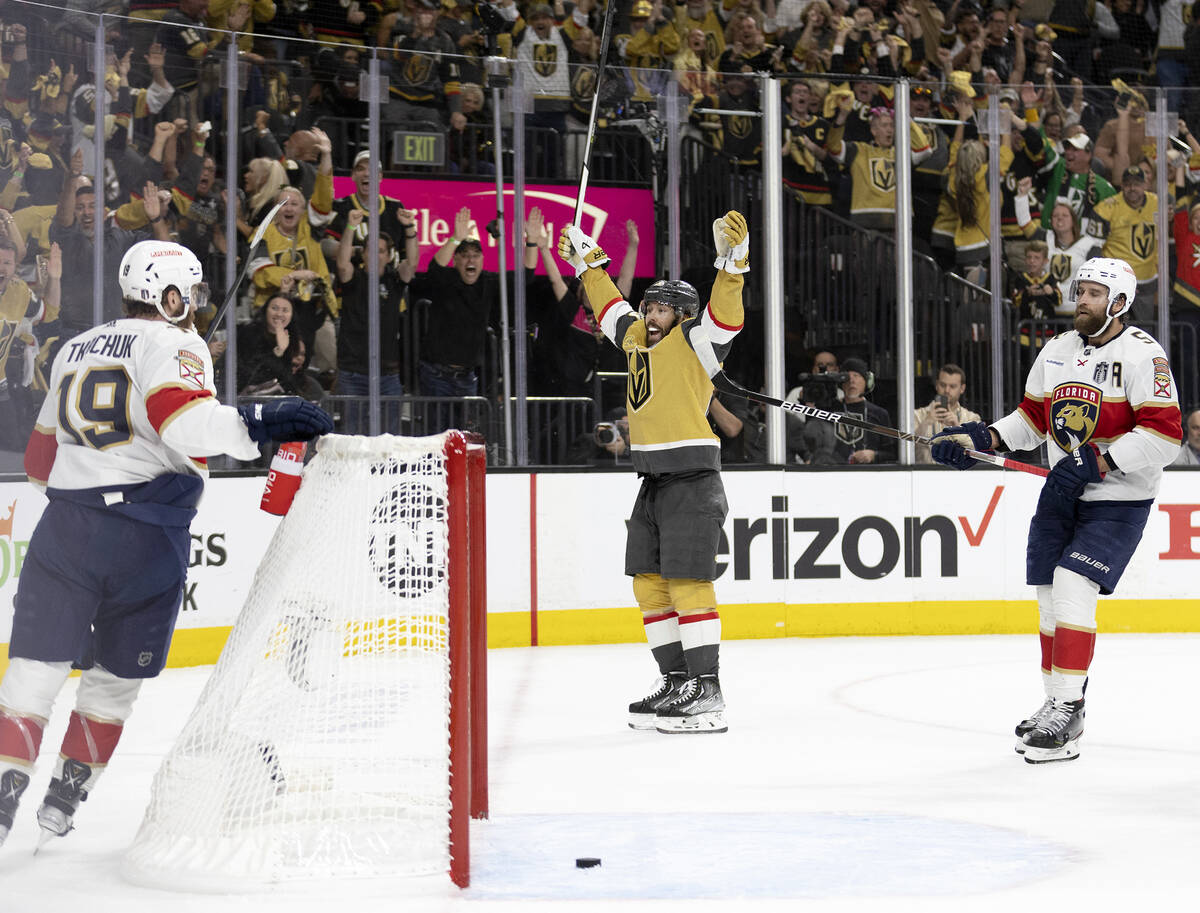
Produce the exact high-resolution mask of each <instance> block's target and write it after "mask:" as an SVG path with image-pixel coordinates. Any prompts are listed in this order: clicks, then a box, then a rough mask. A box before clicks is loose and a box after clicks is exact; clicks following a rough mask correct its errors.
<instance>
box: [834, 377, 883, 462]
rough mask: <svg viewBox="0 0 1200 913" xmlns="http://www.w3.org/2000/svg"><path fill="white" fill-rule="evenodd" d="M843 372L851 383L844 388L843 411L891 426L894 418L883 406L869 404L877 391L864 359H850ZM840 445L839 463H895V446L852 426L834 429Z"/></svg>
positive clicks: (838, 447)
mask: <svg viewBox="0 0 1200 913" xmlns="http://www.w3.org/2000/svg"><path fill="white" fill-rule="evenodd" d="M842 372H843V373H844V374H846V375H848V379H847V380H846V382H845V383H843V384H842V394H843V399H842V411H843V412H845V413H847V414H849V415H856V416H858V417H859V418H861V419H863V420H864V421H868V422H871V423H872V424H875V425H886V426H887V427H889V428H890V427H891V426H892V420H891V417H890V416H889V415H888V411H887V410H886V409H884V408H883V406H877V405H875V404H874V403H872V402H868V400H867V398H866V397H867V394H869V393H870V392H871V391H872V390H873V389H875V375H874V374H873V373H871V371H870V369H869V368H868V367H867V363H866V362H865V361H863V360H862V359H861V358H847V359H846V360H845V361H843V362H842ZM834 428H835V432H836V434H837V439H838V441H837V444H836V445H835V446H834V451H833V452H834V456H835V457H836V461H837V462H839V463H843V462H845V463H855V464H859V463H894V462H896V442H895V441H893V440H892V439H891V438H885V437H882V436H881V435H878V434H874V433H872V432H870V431H864V430H863V429H861V428H855V427H853V426H852V425H846V424H842V423H839V424H837V425H835V426H834Z"/></svg>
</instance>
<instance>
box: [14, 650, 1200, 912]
mask: <svg viewBox="0 0 1200 913" xmlns="http://www.w3.org/2000/svg"><path fill="white" fill-rule="evenodd" d="M1198 652H1200V637H1198V636H1196V635H1181V634H1174V635H1101V637H1100V639H1099V647H1098V650H1097V656H1096V661H1095V663H1094V664H1093V667H1092V680H1091V685H1090V687H1089V690H1088V719H1087V734H1086V735H1085V737H1084V740H1083V755H1082V757H1081V758H1079V759H1078V760H1076V761H1072V762H1068V763H1061V764H1048V765H1042V766H1038V767H1034V766H1030V765H1027V764H1025V763H1024V762H1023V761H1022V760H1021V759H1020V758H1019V757H1018V756H1017V755H1016V754H1015V753H1014V752H1013V750H1012V746H1013V742H1014V739H1013V738H1012V736H1011V732H1012V726H1013V725H1014V724H1015V723H1016V721H1017V720H1018V719H1020V718H1021V717H1023V716H1025V715H1027V714H1028V713H1029V712H1030V711H1032V710H1033V709H1035V708H1036V707H1037V706H1038V705H1039V704H1040V702H1041V695H1040V687H1039V679H1038V672H1037V642H1036V638H1035V637H1033V636H1026V637H907V638H903V637H894V638H835V639H822V640H799V639H787V640H771V641H734V642H729V643H726V644H724V645H723V646H722V657H721V659H722V676H721V678H722V685H723V687H724V691H725V695H726V700H727V702H728V704H729V711H728V718H729V722H730V731H729V733H728V734H725V735H704V736H683V735H680V736H665V735H659V734H657V733H653V732H649V733H647V732H634V731H632V730H630V729H628V728H627V727H626V725H625V705H626V704H627V703H628V701H629V700H631V699H633V698H636V697H640V696H641V695H642V693H643V692H644V689H645V686H647V685H649V684H650V681H651V679H652V678H653V677H654V669H653V666H652V664H651V663H650V660H649V657H648V653H647V651H646V648H645V647H644V646H635V645H621V646H603V647H554V648H540V649H523V650H498V651H492V653H491V657H490V659H491V687H490V694H491V701H490V703H491V707H490V709H491V727H492V728H491V810H492V818H491V820H490V821H488V822H481V823H477V824H476V825H475V826H474V829H473V832H472V840H473V844H474V846H473V854H472V856H473V862H472V864H473V873H474V878H473V884H472V887H471V888H470V889H469V890H467V891H465V892H462V893H459V892H457V891H456V890H454V889H452V888H449V887H446V886H444V885H442V884H435V885H433V886H429V885H426V886H423V889H424V893H423V894H422V895H421V896H416V897H411V898H410V897H406V894H408V893H409V891H410V886H409V885H408V884H407V883H405V882H403V881H374V882H362V881H358V882H348V881H344V882H336V883H325V884H312V883H293V884H285V885H277V886H274V887H272V888H271V890H270V891H269V892H267V893H261V894H254V895H241V896H233V895H224V896H212V895H197V894H186V893H168V892H160V891H153V890H147V889H143V888H138V887H134V886H131V885H129V884H127V883H125V882H124V881H122V880H121V877H120V875H119V874H118V872H117V869H118V862H119V859H120V856H121V853H122V852H123V850H124V848H125V847H126V846H128V844H129V842H130V841H131V839H132V837H133V835H134V833H135V831H136V829H137V827H138V824H139V823H140V821H141V816H142V811H143V809H144V807H145V804H146V801H147V798H148V792H149V786H150V781H151V778H152V777H153V775H154V772H155V770H156V769H157V767H158V763H159V760H160V759H161V757H162V755H163V754H164V753H165V752H166V750H167V748H168V746H169V745H170V743H171V741H172V740H173V738H174V736H175V734H176V732H177V731H178V729H179V727H180V725H181V724H182V720H183V718H184V716H185V715H186V713H187V710H188V708H190V706H191V704H192V702H193V701H194V699H195V697H196V695H197V694H198V692H199V690H200V687H201V686H202V684H203V682H204V680H205V679H206V678H207V676H208V674H209V670H208V669H189V670H170V671H168V672H166V673H165V674H164V675H163V676H162V677H160V678H159V679H158V680H156V681H153V682H150V683H148V684H147V685H146V687H145V688H144V689H143V691H142V696H141V697H140V698H139V701H138V705H137V708H136V710H135V713H134V716H133V718H132V719H131V721H130V723H129V725H128V726H127V727H126V732H125V736H124V738H123V740H122V742H121V745H120V747H119V748H118V750H117V755H116V757H115V758H114V763H113V764H112V766H111V769H110V770H109V771H108V772H107V773H106V774H105V775H104V778H103V780H101V781H100V783H99V784H98V787H97V789H96V791H95V793H94V795H93V796H92V797H91V798H90V799H89V801H88V802H87V803H86V804H85V805H84V806H83V807H82V808H81V809H80V812H79V814H78V815H77V817H76V824H77V829H76V830H75V831H73V832H72V833H71V834H70V835H69V836H68V837H66V838H64V839H62V840H55V841H53V842H51V843H50V844H48V845H47V846H46V847H45V848H44V849H43V850H42V852H41V853H40V854H39V855H38V856H37V857H33V856H32V850H33V847H34V844H35V842H36V831H37V827H36V824H35V822H34V811H35V809H36V806H37V803H38V799H40V795H41V792H42V791H43V790H44V788H45V784H46V781H47V780H48V778H49V775H50V762H49V760H48V759H49V758H50V757H53V754H54V749H55V748H56V747H57V745H58V743H59V740H60V739H61V736H62V730H63V728H64V726H65V718H66V711H67V708H68V707H69V706H70V705H71V702H72V700H73V698H74V694H73V690H74V684H73V683H72V684H71V685H69V686H68V689H67V690H65V691H64V693H63V695H62V696H61V697H60V699H59V704H58V707H57V711H56V713H55V719H54V721H53V723H52V725H51V727H50V729H49V730H48V732H47V734H46V739H45V742H44V749H45V750H44V752H43V755H44V757H43V762H42V764H41V765H39V768H38V771H37V774H36V776H35V778H34V782H33V783H32V784H31V786H30V789H29V792H28V793H27V794H26V798H25V802H24V804H23V806H22V808H21V810H20V813H19V815H18V820H17V823H16V826H15V827H14V830H13V833H12V834H11V835H10V837H9V839H8V842H7V843H6V844H5V845H4V847H3V848H2V849H0V913H45V911H62V910H77V911H84V913H108V911H113V913H117V911H119V913H151V911H153V913H161V911H163V910H170V911H172V913H198V911H206V913H207V911H218V910H220V911H227V910H231V911H240V910H247V911H250V910H254V911H262V913H316V911H321V913H328V911H335V913H350V911H355V913H358V911H376V910H379V911H384V910H387V911H392V910H403V911H418V913H424V911H443V910H446V911H474V910H478V911H480V913H485V911H493V910H512V911H516V910H521V911H531V913H546V911H551V910H560V909H568V910H570V911H571V913H591V911H596V910H615V911H618V913H640V911H647V913H658V911H687V913H704V911H710V910H754V911H760V910H780V911H782V910H797V909H801V910H827V909H828V910H868V911H889V913H890V911H894V910H922V911H927V910H934V911H940V910H956V911H972V913H973V911H977V910H978V911H999V910H1003V911H1006V913H1010V911H1013V910H1021V909H1033V910H1039V909H1053V910H1073V909H1082V910H1086V911H1087V913H1094V911H1100V910H1108V909H1122V910H1129V909H1134V910H1147V911H1148V910H1155V909H1194V908H1196V906H1197V905H1200V866H1197V863H1196V855H1197V851H1198V850H1200V809H1198V806H1200V789H1198V787H1200V727H1198V726H1197V725H1196V715H1195V712H1194V710H1193V709H1192V708H1193V707H1194V704H1195V692H1196V684H1195V671H1194V670H1195V666H1196V655H1197V653H1198ZM578 856H598V857H600V858H601V859H602V860H603V862H602V865H601V866H600V867H599V868H597V869H588V870H580V869H576V868H575V865H574V860H575V858H576V857H578Z"/></svg>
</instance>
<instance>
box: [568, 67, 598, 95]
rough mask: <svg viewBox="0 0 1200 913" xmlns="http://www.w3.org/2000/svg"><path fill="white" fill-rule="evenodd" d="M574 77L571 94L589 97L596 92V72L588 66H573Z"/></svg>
mask: <svg viewBox="0 0 1200 913" xmlns="http://www.w3.org/2000/svg"><path fill="white" fill-rule="evenodd" d="M574 69H575V79H574V81H573V83H572V85H571V95H573V96H574V97H575V98H580V99H584V98H586V99H589V100H590V99H591V97H592V96H593V95H595V94H596V74H595V73H594V72H593V71H592V70H591V69H590V68H588V67H575V68H574Z"/></svg>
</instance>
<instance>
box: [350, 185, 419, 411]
mask: <svg viewBox="0 0 1200 913" xmlns="http://www.w3.org/2000/svg"><path fill="white" fill-rule="evenodd" d="M364 216H365V213H364V212H363V211H362V210H361V209H352V210H351V211H350V213H349V215H348V216H347V219H346V226H345V227H346V229H347V230H346V231H345V232H343V233H342V236H341V240H340V241H339V242H338V253H337V278H338V284H339V291H340V294H341V296H342V311H341V324H340V326H339V327H338V341H337V364H338V379H337V392H338V394H339V395H340V396H367V395H368V394H369V393H370V388H369V383H370V378H369V374H370V368H369V357H370V352H369V349H368V338H369V337H368V327H367V321H368V318H369V313H368V308H367V304H368V296H369V293H370V287H369V283H370V275H369V274H368V272H367V263H366V248H365V247H364V248H363V249H362V253H361V255H360V257H359V259H358V262H357V263H355V261H354V256H353V253H354V238H355V237H357V235H358V231H359V228H360V227H365V225H366V219H365V218H364ZM399 219H400V225H401V226H402V227H403V228H406V229H407V236H406V239H405V254H404V258H403V259H397V258H396V257H394V256H393V254H394V251H395V248H394V246H393V243H392V239H391V236H390V235H386V234H385V235H382V236H381V237H380V238H379V240H378V242H377V244H378V246H379V394H380V396H403V395H404V387H403V386H402V385H401V383H400V369H401V348H400V314H401V312H402V311H403V310H404V301H403V298H404V292H405V290H406V289H407V288H408V283H410V282H411V281H412V279H413V276H414V275H415V274H416V264H417V256H418V249H417V232H416V228H415V227H414V223H415V219H414V215H413V213H411V212H409V211H408V210H406V209H402V210H400V214H399ZM351 411H353V410H351ZM351 424H354V427H353V428H351V427H347V428H346V431H347V433H353V432H354V431H356V430H358V429H359V428H361V427H362V423H361V422H360V423H351ZM391 430H393V431H394V430H395V429H394V428H393V429H391Z"/></svg>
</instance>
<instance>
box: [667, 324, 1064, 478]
mask: <svg viewBox="0 0 1200 913" xmlns="http://www.w3.org/2000/svg"><path fill="white" fill-rule="evenodd" d="M691 340H692V348H693V349H694V350H695V352H696V357H697V358H699V359H700V364H701V365H703V366H704V370H705V371H707V372H708V376H709V379H710V380H711V381H712V383H713V387H714V388H715V389H717V390H720V391H722V392H724V393H732V394H733V395H734V396H740V397H742V398H743V399H748V400H751V401H752V402H756V403H764V404H765V405H768V406H775V407H776V408H778V409H783V410H784V411H785V412H791V413H794V414H795V415H801V416H804V417H805V418H815V419H819V420H820V421H823V422H831V423H832V424H834V425H850V426H851V427H854V428H862V429H863V430H864V431H872V432H874V433H875V434H879V435H882V436H884V437H890V438H895V439H896V440H898V441H912V442H913V443H914V444H925V445H926V446H931V445H932V444H933V441H932V439H930V438H927V437H922V436H921V435H919V434H914V433H913V432H911V431H900V430H899V429H897V428H889V427H888V426H887V425H876V424H875V423H874V422H868V421H866V420H865V419H861V418H859V417H858V416H855V415H849V414H848V413H845V412H830V411H829V410H827V409H818V408H817V407H816V406H806V405H804V404H803V403H793V402H789V401H788V400H785V399H776V398H775V397H773V396H767V395H766V394H765V393H755V392H754V391H753V390H747V389H746V388H745V387H743V386H741V385H740V384H736V383H734V382H733V381H732V380H730V378H729V375H727V374H726V373H725V371H724V369H723V368H722V367H721V365H720V364H719V363H718V362H717V357H716V353H715V352H713V349H712V341H711V340H710V339H709V338H708V333H707V331H706V330H704V329H703V328H701V327H696V328H695V329H694V330H692V335H691ZM963 450H964V451H965V452H966V454H967V456H969V457H971V458H972V459H975V460H978V461H979V462H981V463H990V464H991V465H993V466H1000V467H1003V468H1004V469H1015V470H1016V471H1018V472H1027V473H1029V474H1030V475H1035V476H1042V477H1045V476H1048V475H1050V470H1048V469H1043V468H1042V467H1041V466H1034V465H1032V464H1031V463H1022V462H1021V461H1020V460H1010V459H1009V458H1008V457H1003V456H1000V455H999V454H998V453H984V452H983V451H981V450H971V449H969V448H966V447H964V448H963Z"/></svg>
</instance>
